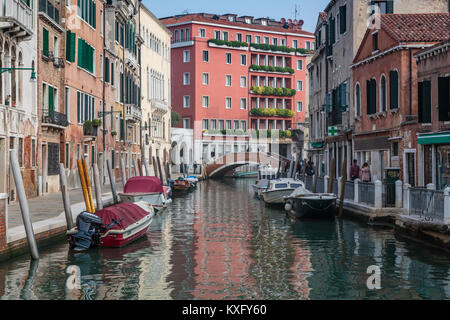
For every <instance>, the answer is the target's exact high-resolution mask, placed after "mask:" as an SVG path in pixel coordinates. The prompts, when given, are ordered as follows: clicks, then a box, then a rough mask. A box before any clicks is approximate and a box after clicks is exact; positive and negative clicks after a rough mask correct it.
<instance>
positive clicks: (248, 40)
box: [245, 34, 252, 43]
mask: <svg viewBox="0 0 450 320" xmlns="http://www.w3.org/2000/svg"><path fill="white" fill-rule="evenodd" d="M245 40H246V42H247V43H252V36H251V35H249V34H248V35H247V36H246V37H245Z"/></svg>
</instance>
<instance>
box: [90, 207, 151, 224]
mask: <svg viewBox="0 0 450 320" xmlns="http://www.w3.org/2000/svg"><path fill="white" fill-rule="evenodd" d="M95 214H96V215H98V216H99V217H100V218H101V219H102V222H103V225H105V226H107V225H109V224H111V223H113V222H114V221H113V219H115V220H116V221H120V220H121V219H123V220H122V221H120V222H119V223H118V224H116V225H114V226H113V227H111V228H110V229H108V230H123V229H126V228H127V227H128V226H129V225H132V224H133V223H136V222H138V221H139V220H141V219H143V218H144V217H145V216H147V215H148V214H149V212H147V211H145V210H144V209H142V208H141V207H139V206H137V205H135V204H134V203H131V202H125V203H119V204H116V205H113V206H111V207H108V208H105V209H103V210H100V211H97V212H96V213H95Z"/></svg>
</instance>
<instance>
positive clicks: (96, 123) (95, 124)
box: [92, 119, 102, 127]
mask: <svg viewBox="0 0 450 320" xmlns="http://www.w3.org/2000/svg"><path fill="white" fill-rule="evenodd" d="M92 125H93V126H94V127H100V126H101V125H102V120H101V119H94V120H92Z"/></svg>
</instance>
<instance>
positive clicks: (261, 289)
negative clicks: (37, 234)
mask: <svg viewBox="0 0 450 320" xmlns="http://www.w3.org/2000/svg"><path fill="white" fill-rule="evenodd" d="M253 182H254V181H253V180H248V179H245V180H223V181H203V182H201V183H199V186H198V189H197V190H196V191H194V192H193V193H190V194H188V195H185V196H183V197H181V198H176V199H174V202H173V204H172V205H171V207H170V209H169V210H167V211H166V212H165V213H164V214H163V215H162V216H161V217H159V218H158V219H156V220H155V221H154V222H153V224H152V227H151V230H150V231H149V232H148V234H147V237H146V238H144V239H141V240H140V241H138V242H135V243H133V244H131V245H129V246H127V247H125V248H122V249H98V250H90V251H89V252H86V253H73V252H69V249H68V245H67V244H66V243H65V242H61V243H59V244H55V245H53V246H51V247H48V248H45V249H43V250H41V252H40V255H41V259H40V260H39V262H38V263H31V262H30V261H29V258H28V256H22V257H20V258H18V259H15V260H13V261H9V262H7V263H3V264H0V299H178V300H179V299H273V300H276V299H285V300H287V299H289V300H290V299H449V298H450V269H449V268H450V256H449V255H446V254H445V253H442V252H440V251H435V250H433V249H430V248H428V247H425V246H422V245H419V244H416V243H414V242H411V241H409V240H405V239H402V238H399V237H398V236H396V235H395V234H394V232H393V231H392V230H389V229H379V228H377V229H373V228H369V227H367V226H365V225H364V224H361V223H359V222H354V221H350V220H344V221H343V222H341V223H339V222H338V221H334V220H332V221H297V222H295V223H294V222H292V221H290V220H289V219H287V218H286V216H285V212H284V210H283V209H282V208H268V207H266V206H265V205H264V203H262V202H261V201H259V200H257V199H255V198H254V197H253V192H252V190H251V184H252V183H253ZM370 266H378V267H379V268H380V271H381V274H380V286H381V289H378V290H377V289H368V286H367V280H368V278H369V277H370V276H371V275H372V274H368V273H367V270H368V268H369V267H370ZM68 270H75V271H74V276H73V277H75V279H79V281H80V287H79V288H76V287H75V288H73V287H70V286H67V282H68V280H69V282H71V281H70V280H71V279H72V278H71V277H72V276H71V275H69V274H68V273H67V272H68ZM77 275H79V277H78V276H77ZM369 282H370V281H369ZM370 283H372V282H370Z"/></svg>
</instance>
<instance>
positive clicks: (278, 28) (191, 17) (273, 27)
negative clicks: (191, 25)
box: [160, 13, 314, 36]
mask: <svg viewBox="0 0 450 320" xmlns="http://www.w3.org/2000/svg"><path fill="white" fill-rule="evenodd" d="M213 16H215V15H212V14H206V13H194V14H186V15H179V16H172V17H166V18H161V19H160V20H161V22H162V23H164V24H165V25H166V26H167V25H171V24H177V23H183V22H194V21H198V22H208V23H215V24H222V25H227V26H231V27H233V26H234V27H241V28H249V29H259V30H267V31H275V32H283V33H285V32H286V33H296V34H298V35H299V36H300V35H307V36H314V33H311V32H308V31H304V30H301V29H300V28H301V27H299V26H296V25H291V26H289V27H288V28H285V27H283V24H282V23H281V22H275V21H274V20H269V25H268V26H264V25H261V24H254V23H252V24H248V23H245V22H243V21H239V20H240V19H237V21H234V22H232V21H229V20H227V19H223V18H220V17H221V16H220V15H217V16H216V17H217V18H218V19H214V18H213ZM244 17H246V16H242V17H240V18H244Z"/></svg>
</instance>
